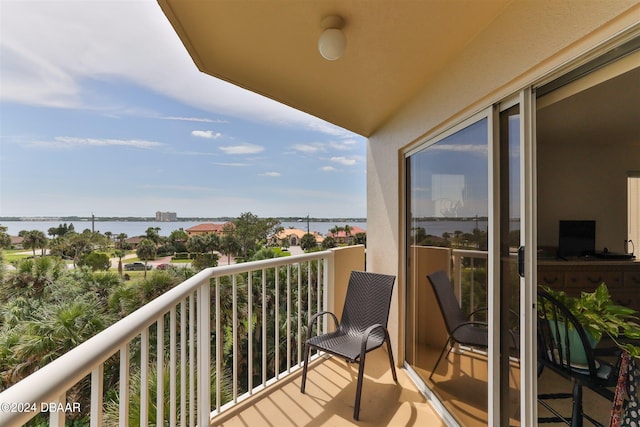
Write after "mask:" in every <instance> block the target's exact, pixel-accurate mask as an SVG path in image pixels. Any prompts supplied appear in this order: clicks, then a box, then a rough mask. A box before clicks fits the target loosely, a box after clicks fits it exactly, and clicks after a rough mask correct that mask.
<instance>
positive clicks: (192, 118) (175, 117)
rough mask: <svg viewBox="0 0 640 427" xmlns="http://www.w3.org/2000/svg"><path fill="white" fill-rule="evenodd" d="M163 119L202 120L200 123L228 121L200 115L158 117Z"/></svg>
mask: <svg viewBox="0 0 640 427" xmlns="http://www.w3.org/2000/svg"><path fill="white" fill-rule="evenodd" d="M160 118H161V119H163V120H178V121H183V122H202V123H229V121H228V120H222V119H207V118H201V117H177V116H166V117H160Z"/></svg>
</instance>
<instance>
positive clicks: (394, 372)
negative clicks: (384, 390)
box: [385, 336, 398, 384]
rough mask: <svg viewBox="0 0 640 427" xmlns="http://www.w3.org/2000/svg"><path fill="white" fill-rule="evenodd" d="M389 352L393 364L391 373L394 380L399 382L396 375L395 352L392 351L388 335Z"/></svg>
mask: <svg viewBox="0 0 640 427" xmlns="http://www.w3.org/2000/svg"><path fill="white" fill-rule="evenodd" d="M385 339H386V341H387V352H388V353H389V364H390V365H391V374H392V375H393V381H395V382H396V384H397V383H398V376H397V375H396V364H395V363H394V361H393V353H392V352H391V339H389V337H388V336H387V337H386V338H385Z"/></svg>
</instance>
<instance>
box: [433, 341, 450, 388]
mask: <svg viewBox="0 0 640 427" xmlns="http://www.w3.org/2000/svg"><path fill="white" fill-rule="evenodd" d="M450 343H451V340H450V339H449V338H447V342H445V343H444V347H442V351H441V352H440V356H439V357H438V361H437V362H436V364H435V365H434V366H433V369H432V370H431V374H430V375H429V381H431V377H433V374H434V373H435V372H436V368H437V367H438V365H439V364H440V360H442V356H444V352H445V350H447V346H449V345H450ZM449 351H451V347H449ZM448 353H449V352H447V354H448Z"/></svg>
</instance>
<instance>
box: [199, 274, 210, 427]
mask: <svg viewBox="0 0 640 427" xmlns="http://www.w3.org/2000/svg"><path fill="white" fill-rule="evenodd" d="M210 287H211V286H210V284H209V281H207V282H206V283H205V284H204V285H202V286H200V287H199V288H198V320H199V323H198V423H197V424H198V425H199V426H208V425H209V418H210V415H211V363H210V361H209V360H210V353H211V351H210V348H209V346H210V339H211V331H210V327H211V314H210V312H211V309H210Z"/></svg>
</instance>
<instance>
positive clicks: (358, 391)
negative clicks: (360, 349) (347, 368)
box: [353, 353, 367, 421]
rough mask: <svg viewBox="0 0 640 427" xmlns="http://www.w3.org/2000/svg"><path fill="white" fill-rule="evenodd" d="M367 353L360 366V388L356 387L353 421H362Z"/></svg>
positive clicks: (363, 355)
mask: <svg viewBox="0 0 640 427" xmlns="http://www.w3.org/2000/svg"><path fill="white" fill-rule="evenodd" d="M366 355H367V353H364V354H361V355H360V363H359V364H358V386H357V387H356V403H355V405H354V406H353V419H354V420H356V421H359V420H360V397H361V396H362V383H363V381H364V359H365V357H366Z"/></svg>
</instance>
